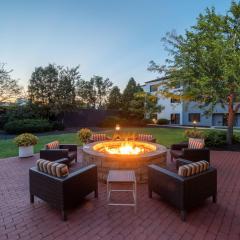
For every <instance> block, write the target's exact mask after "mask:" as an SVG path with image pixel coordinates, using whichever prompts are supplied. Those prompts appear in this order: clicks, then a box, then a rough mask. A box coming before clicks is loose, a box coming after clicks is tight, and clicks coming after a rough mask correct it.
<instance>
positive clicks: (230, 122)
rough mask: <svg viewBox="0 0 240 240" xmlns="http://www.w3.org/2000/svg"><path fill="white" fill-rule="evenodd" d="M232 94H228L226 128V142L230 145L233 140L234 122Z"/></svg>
mask: <svg viewBox="0 0 240 240" xmlns="http://www.w3.org/2000/svg"><path fill="white" fill-rule="evenodd" d="M233 98H234V96H233V94H231V95H230V96H229V101H228V130H227V144H228V145H231V144H232V140H233V124H234V116H235V111H234V109H233Z"/></svg>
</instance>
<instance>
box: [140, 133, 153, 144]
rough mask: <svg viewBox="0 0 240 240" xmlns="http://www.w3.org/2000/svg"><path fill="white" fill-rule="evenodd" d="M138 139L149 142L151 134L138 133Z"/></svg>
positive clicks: (151, 137)
mask: <svg viewBox="0 0 240 240" xmlns="http://www.w3.org/2000/svg"><path fill="white" fill-rule="evenodd" d="M138 140H140V141H146V142H149V141H152V140H153V136H152V135H151V134H138Z"/></svg>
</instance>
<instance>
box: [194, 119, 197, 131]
mask: <svg viewBox="0 0 240 240" xmlns="http://www.w3.org/2000/svg"><path fill="white" fill-rule="evenodd" d="M196 126H197V121H196V120H194V121H193V128H194V129H196Z"/></svg>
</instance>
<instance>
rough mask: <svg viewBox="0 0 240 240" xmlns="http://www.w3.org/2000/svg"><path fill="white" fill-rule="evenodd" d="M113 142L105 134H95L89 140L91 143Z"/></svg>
mask: <svg viewBox="0 0 240 240" xmlns="http://www.w3.org/2000/svg"><path fill="white" fill-rule="evenodd" d="M107 140H111V138H109V137H108V136H107V135H106V134H105V133H94V134H92V136H91V138H90V139H89V142H90V143H93V142H99V141H107Z"/></svg>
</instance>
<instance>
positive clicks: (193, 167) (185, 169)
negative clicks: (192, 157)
mask: <svg viewBox="0 0 240 240" xmlns="http://www.w3.org/2000/svg"><path fill="white" fill-rule="evenodd" d="M208 168H209V163H208V162H207V161H199V162H195V163H190V164H186V165H183V166H180V167H179V169H178V175H179V176H183V177H188V176H192V175H195V174H198V173H200V172H203V171H206V170H207V169H208Z"/></svg>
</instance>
